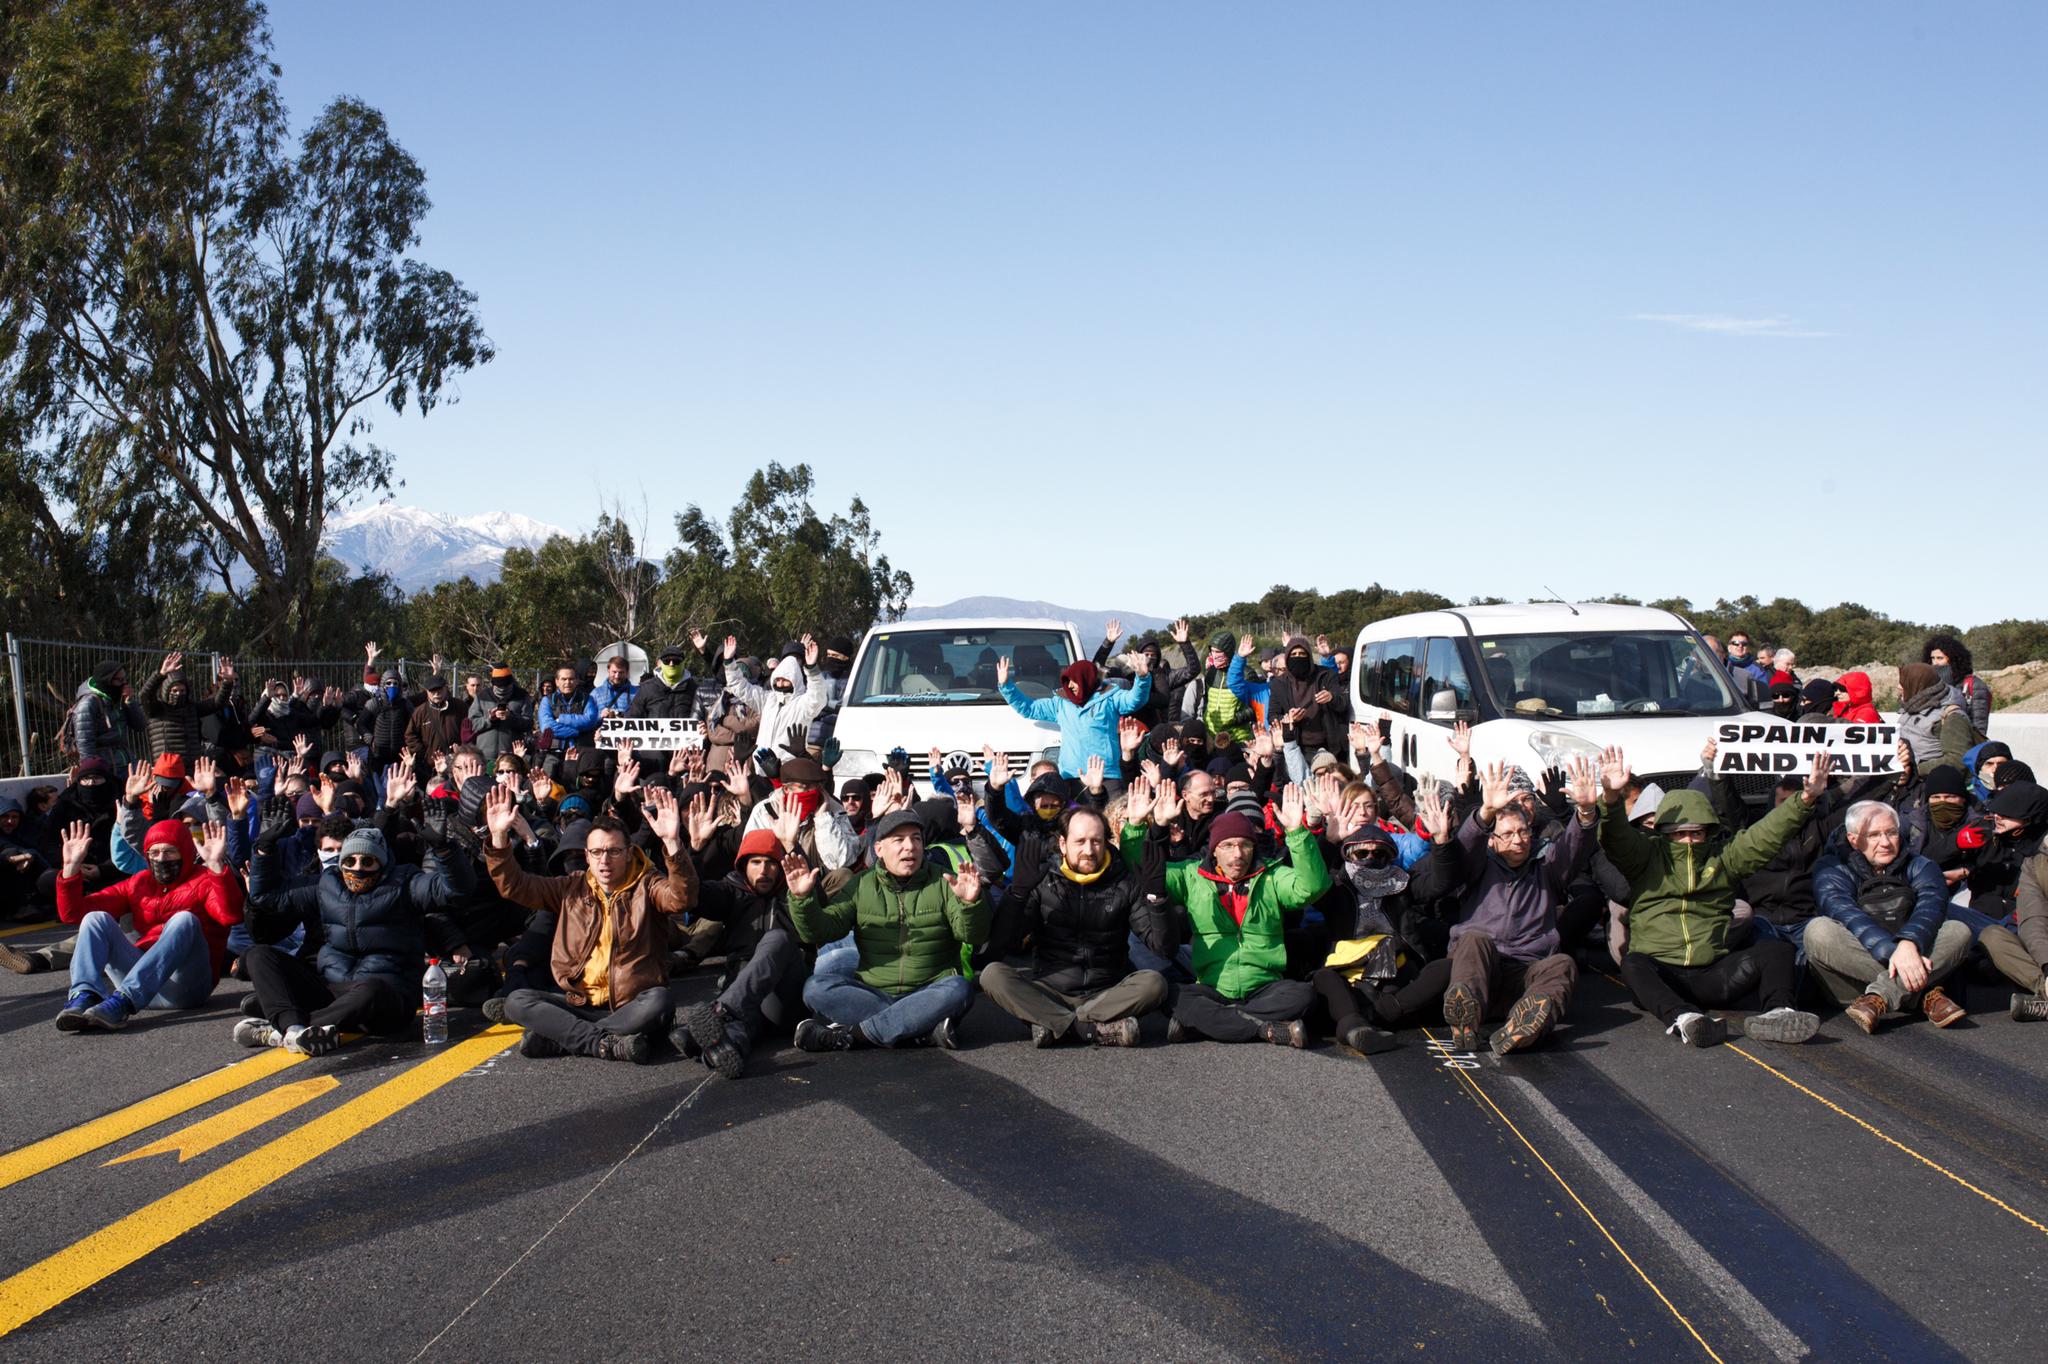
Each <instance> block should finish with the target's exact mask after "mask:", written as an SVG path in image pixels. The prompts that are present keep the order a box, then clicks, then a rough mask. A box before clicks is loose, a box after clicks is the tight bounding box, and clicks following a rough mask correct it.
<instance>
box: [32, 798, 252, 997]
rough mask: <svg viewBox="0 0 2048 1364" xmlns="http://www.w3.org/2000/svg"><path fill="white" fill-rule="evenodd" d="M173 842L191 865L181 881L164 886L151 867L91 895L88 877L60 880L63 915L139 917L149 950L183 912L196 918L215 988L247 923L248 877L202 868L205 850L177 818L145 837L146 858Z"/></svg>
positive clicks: (73, 918)
mask: <svg viewBox="0 0 2048 1364" xmlns="http://www.w3.org/2000/svg"><path fill="white" fill-rule="evenodd" d="M167 843H168V844H170V845H171V846H173V847H175V848H177V850H178V851H179V852H180V853H182V854H184V857H185V864H184V866H183V867H182V868H181V869H180V871H179V873H178V879H177V880H175V881H173V882H171V883H170V884H169V885H168V886H166V885H160V884H158V882H157V879H156V873H155V872H153V871H150V870H148V869H147V868H145V869H143V870H142V871H139V872H137V873H135V875H133V876H131V877H129V878H128V879H127V880H125V881H117V882H115V883H114V884H113V885H111V886H108V887H106V888H105V889H104V890H96V891H94V892H93V893H92V894H90V895H87V894H85V878H83V877H80V876H60V877H58V878H57V917H58V918H59V919H62V920H63V921H64V922H65V923H67V924H75V923H79V922H81V921H83V920H84V918H85V916H86V915H88V914H90V913H92V912H94V911H95V910H98V911H100V912H102V913H106V914H111V915H113V916H114V917H115V918H117V919H118V918H120V917H121V916H122V915H124V914H132V915H134V916H135V932H136V939H135V945H136V946H137V947H140V948H143V949H145V950H146V949H148V948H149V947H150V946H151V945H152V944H153V943H155V942H156V940H157V939H158V938H160V937H162V936H163V931H164V928H165V926H166V925H168V924H169V923H170V921H171V920H172V919H173V918H175V917H177V916H178V915H180V914H188V913H189V914H192V915H195V916H196V917H197V918H198V920H199V930H200V932H201V933H202V934H204V935H205V938H206V950H207V959H208V962H209V964H210V965H211V966H212V968H213V979H214V983H215V984H219V983H220V971H221V966H222V964H223V962H224V960H225V958H226V956H227V949H228V929H230V928H232V927H233V926H234V925H236V924H238V923H240V922H242V878H241V877H239V876H237V875H236V874H235V873H234V872H233V871H227V872H214V871H210V870H208V869H207V868H205V867H202V866H201V865H200V864H199V849H198V848H196V847H194V846H193V843H192V835H191V833H189V832H188V831H187V830H186V828H185V826H184V825H183V824H181V823H179V822H178V821H177V820H175V819H164V820H158V821H157V822H156V823H155V824H152V825H150V827H149V833H148V834H146V835H145V836H144V837H143V840H142V849H143V855H144V856H147V855H148V853H149V850H150V849H151V848H156V847H161V846H163V845H164V844H167Z"/></svg>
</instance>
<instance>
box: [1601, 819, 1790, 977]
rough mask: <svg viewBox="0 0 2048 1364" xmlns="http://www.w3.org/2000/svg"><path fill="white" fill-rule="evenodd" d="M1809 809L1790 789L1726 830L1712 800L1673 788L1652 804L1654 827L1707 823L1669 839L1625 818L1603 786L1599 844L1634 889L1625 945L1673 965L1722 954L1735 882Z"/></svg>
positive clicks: (1766, 857) (1700, 962) (1758, 866)
mask: <svg viewBox="0 0 2048 1364" xmlns="http://www.w3.org/2000/svg"><path fill="white" fill-rule="evenodd" d="M1810 813H1811V810H1810V809H1809V807H1808V806H1807V804H1806V798H1805V797H1804V796H1803V795H1802V796H1793V797H1792V798H1790V799H1789V800H1786V801H1784V802H1783V803H1782V804H1780V805H1779V806H1778V808H1777V809H1775V810H1773V811H1771V812H1770V813H1769V814H1767V815H1765V816H1764V817H1763V818H1762V819H1760V820H1758V821H1757V822H1756V823H1754V824H1752V825H1750V826H1749V827H1748V828H1747V829H1744V830H1743V831H1742V832H1741V833H1739V834H1736V835H1735V836H1734V837H1733V838H1726V837H1724V836H1723V828H1722V824H1721V817H1720V816H1719V815H1717V814H1716V813H1714V805H1713V802H1712V801H1710V800H1708V799H1707V798H1706V797H1705V796H1704V795H1702V794H1700V793H1699V792H1698V791H1693V790H1684V791H1673V792H1671V793H1670V794H1669V795H1667V796H1665V797H1664V800H1663V802H1662V803H1661V804H1660V805H1658V807H1657V827H1658V828H1660V829H1663V828H1668V827H1670V826H1671V825H1674V824H1703V825H1705V826H1706V828H1707V841H1706V842H1704V843H1699V844H1686V843H1674V842H1672V841H1671V840H1670V839H1668V838H1665V837H1663V836H1661V835H1655V834H1646V833H1644V832H1643V831H1642V830H1641V829H1638V828H1636V826H1635V825H1633V824H1631V823H1629V818H1628V811H1627V810H1626V809H1625V808H1623V806H1622V805H1621V803H1620V802H1619V801H1612V800H1610V799H1609V798H1608V796H1607V795H1606V794H1605V793H1604V792H1603V793H1602V795H1601V798H1600V846H1601V848H1602V849H1604V850H1605V851H1606V853H1607V856H1608V858H1609V859H1610V860H1611V861H1612V862H1613V863H1614V866H1615V868H1616V870H1618V871H1620V872H1621V874H1622V875H1623V876H1626V877H1627V878H1628V881H1629V888H1630V889H1631V891H1632V892H1633V894H1634V898H1633V899H1632V900H1631V901H1630V904H1629V930H1628V931H1629V941H1628V948H1629V951H1631V952H1640V953H1642V954H1643V955H1644V956H1648V957H1655V958H1656V959H1657V960H1658V961H1661V962H1668V963H1670V964H1671V965H1673V966H1707V965H1711V964H1712V963H1714V962H1717V961H1719V960H1720V959H1721V958H1722V957H1724V956H1726V955H1727V954H1728V927H1729V925H1730V924H1731V923H1733V922H1734V918H1735V883H1736V882H1738V881H1740V880H1741V879H1742V878H1743V877H1745V876H1748V875H1751V874H1752V873H1754V872H1758V871H1761V870H1762V869H1763V868H1764V867H1765V866H1767V865H1769V863H1770V860H1771V859H1772V858H1773V857H1776V856H1777V855H1778V849H1780V848H1782V847H1783V846H1784V845H1785V841H1786V840H1787V839H1789V838H1791V837H1792V836H1793V834H1795V833H1797V832H1798V831H1799V828H1800V826H1802V825H1804V824H1805V823H1806V820H1807V816H1808V815H1809V814H1810Z"/></svg>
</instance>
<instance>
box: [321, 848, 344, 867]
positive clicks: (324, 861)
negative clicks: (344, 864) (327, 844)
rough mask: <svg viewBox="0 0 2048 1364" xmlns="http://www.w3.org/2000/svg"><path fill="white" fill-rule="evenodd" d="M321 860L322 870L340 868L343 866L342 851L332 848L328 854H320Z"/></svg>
mask: <svg viewBox="0 0 2048 1364" xmlns="http://www.w3.org/2000/svg"><path fill="white" fill-rule="evenodd" d="M319 858H320V866H321V867H322V869H325V868H327V867H338V866H340V865H341V849H339V848H330V849H328V850H327V851H326V852H323V853H321V854H319Z"/></svg>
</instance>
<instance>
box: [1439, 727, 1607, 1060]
mask: <svg viewBox="0 0 2048 1364" xmlns="http://www.w3.org/2000/svg"><path fill="white" fill-rule="evenodd" d="M1569 791H1570V796H1571V803H1572V805H1573V806H1574V807H1575V811H1576V813H1575V814H1574V817H1573V818H1572V819H1570V820H1569V821H1567V822H1566V824H1565V826H1564V829H1563V832H1562V833H1560V834H1559V835H1558V836H1557V837H1556V838H1555V839H1551V840H1548V841H1546V843H1545V844H1544V845H1543V846H1542V847H1540V848H1539V847H1538V846H1537V834H1538V825H1537V824H1536V822H1535V820H1534V819H1533V818H1532V814H1533V812H1532V811H1531V810H1530V809H1529V807H1528V805H1527V804H1526V803H1523V804H1511V803H1510V801H1511V799H1512V792H1511V791H1510V788H1509V785H1508V775H1507V770H1506V769H1505V768H1504V767H1502V766H1500V765H1499V764H1495V765H1493V766H1491V767H1489V768H1488V769H1487V770H1486V773H1485V775H1484V777H1483V778H1482V780H1481V784H1480V792H1481V794H1480V805H1479V809H1478V810H1476V811H1474V812H1473V813H1472V814H1471V815H1470V816H1469V817H1468V818H1467V819H1466V820H1465V823H1464V824H1463V826H1461V827H1460V828H1459V830H1458V837H1457V848H1458V854H1457V856H1458V861H1459V864H1460V865H1459V867H1458V872H1457V878H1458V883H1459V885H1460V887H1461V888H1462V889H1461V896H1460V898H1461V901H1462V903H1461V906H1460V911H1459V917H1458V922H1457V924H1456V925H1454V926H1453V927H1452V929H1451V955H1450V962H1451V973H1450V986H1449V988H1448V989H1446V990H1445V991H1444V1000H1443V1013H1444V1022H1445V1023H1446V1024H1447V1025H1449V1027H1450V1030H1451V1036H1450V1043H1451V1050H1453V1051H1464V1052H1469V1051H1477V1050H1478V1048H1479V1025H1480V1024H1481V1023H1482V1022H1484V1021H1485V1020H1486V1019H1487V1018H1488V1017H1497V1016H1499V1015H1500V1014H1501V1013H1503V1012H1505V1013H1506V1015H1507V1025H1506V1026H1505V1027H1503V1028H1501V1029H1500V1030H1498V1031H1497V1032H1495V1033H1494V1035H1493V1042H1492V1046H1493V1050H1494V1052H1495V1054H1497V1055H1502V1056H1505V1055H1506V1054H1507V1053H1509V1052H1511V1051H1519V1050H1522V1049H1524V1048H1527V1047H1532V1046H1535V1045H1536V1044H1537V1043H1538V1042H1541V1041H1542V1040H1543V1039H1544V1038H1545V1037H1548V1036H1549V1035H1550V1030H1551V1029H1552V1028H1554V1027H1556V1026H1557V1024H1558V1022H1559V1020H1561V1019H1562V1018H1563V1017H1564V1016H1565V1013H1566V1012H1567V1011H1568V1010H1569V1009H1570V1008H1571V1001H1572V990H1573V987H1574V986H1576V985H1577V983H1578V979H1579V968H1578V963H1577V962H1575V961H1573V960H1572V959H1571V957H1570V956H1568V955H1567V954H1565V953H1563V952H1561V951H1559V950H1558V945H1559V941H1560V939H1559V936H1558V931H1557V916H1558V911H1559V910H1560V909H1561V908H1563V905H1564V894H1565V889H1566V887H1567V886H1569V885H1570V884H1571V882H1572V880H1573V879H1574V878H1575V877H1577V876H1578V875H1579V874H1580V872H1582V871H1584V870H1585V868H1586V864H1587V862H1588V861H1589V859H1590V858H1591V857H1592V854H1593V846H1594V841H1595V840H1594V837H1593V826H1594V820H1595V806H1596V804H1597V802H1598V800H1599V796H1600V788H1599V782H1598V780H1597V779H1596V777H1595V776H1594V772H1593V765H1592V764H1591V763H1589V762H1586V761H1585V760H1583V759H1580V760H1576V761H1574V762H1573V764H1572V770H1571V782H1570V787H1569ZM1496 986H1498V987H1499V989H1498V990H1496ZM1510 995H1512V996H1515V1002H1514V1004H1513V1007H1512V1008H1506V1009H1503V1008H1502V1005H1504V1004H1505V1003H1506V1000H1507V998H1508V997H1509V996H1510Z"/></svg>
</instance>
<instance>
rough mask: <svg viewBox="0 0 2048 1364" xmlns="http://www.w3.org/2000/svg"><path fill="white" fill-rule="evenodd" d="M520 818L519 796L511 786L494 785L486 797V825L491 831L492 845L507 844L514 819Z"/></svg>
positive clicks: (501, 845)
mask: <svg viewBox="0 0 2048 1364" xmlns="http://www.w3.org/2000/svg"><path fill="white" fill-rule="evenodd" d="M518 818H519V798H518V797H517V796H515V795H513V794H512V788H511V787H509V786H493V787H492V788H491V790H490V794H489V795H487V796H485V797H484V827H485V828H487V829H489V830H490V831H491V846H492V847H494V848H502V847H504V846H506V844H507V842H508V841H509V839H510V837H511V834H512V824H513V821H515V820H517V819H518Z"/></svg>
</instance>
